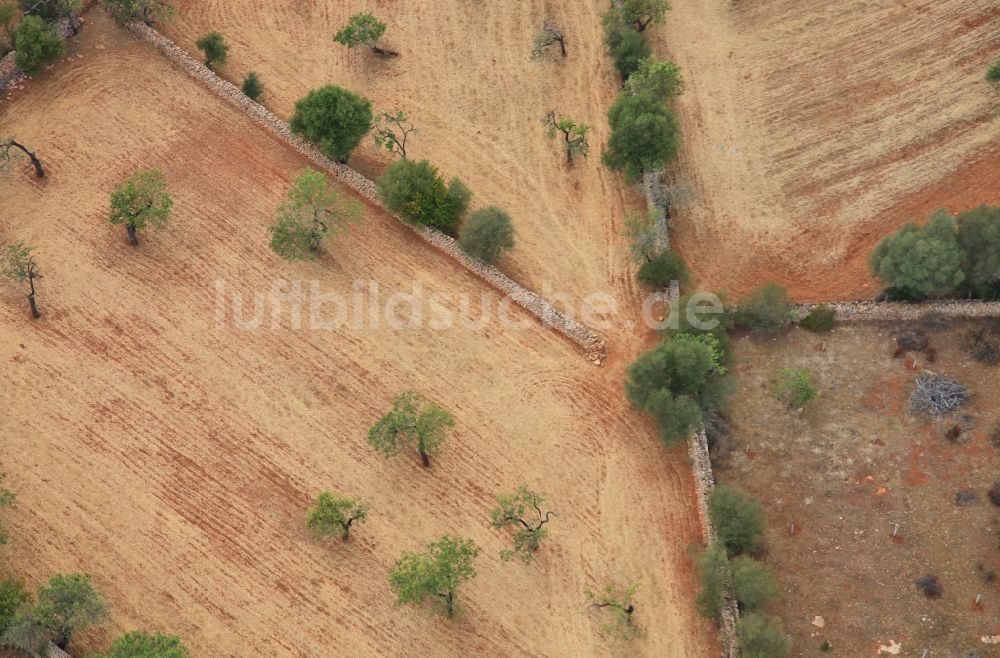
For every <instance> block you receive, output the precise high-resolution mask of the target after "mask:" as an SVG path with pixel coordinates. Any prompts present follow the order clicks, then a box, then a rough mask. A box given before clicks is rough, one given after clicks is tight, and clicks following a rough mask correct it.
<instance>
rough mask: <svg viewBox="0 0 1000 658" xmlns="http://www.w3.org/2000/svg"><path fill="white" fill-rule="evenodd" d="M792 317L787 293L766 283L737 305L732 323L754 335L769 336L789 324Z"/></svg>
mask: <svg viewBox="0 0 1000 658" xmlns="http://www.w3.org/2000/svg"><path fill="white" fill-rule="evenodd" d="M793 317H794V316H793V309H792V305H791V304H790V303H789V302H788V291H787V290H785V289H784V288H783V287H781V286H779V285H778V284H777V283H768V284H766V285H763V286H761V287H759V288H757V289H756V290H754V291H753V293H751V294H750V297H748V298H747V299H745V300H743V301H741V302H740V303H739V305H738V306H737V308H736V313H735V314H734V317H733V323H734V324H735V325H737V326H740V327H747V328H748V329H750V330H751V331H753V332H754V333H755V334H771V333H775V332H777V331H780V330H781V329H783V328H784V327H787V326H788V325H789V324H791V322H792V318H793Z"/></svg>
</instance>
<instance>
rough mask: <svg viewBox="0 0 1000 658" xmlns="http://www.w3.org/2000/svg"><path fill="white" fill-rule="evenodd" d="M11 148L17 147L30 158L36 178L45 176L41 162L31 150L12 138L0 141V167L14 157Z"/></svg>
mask: <svg viewBox="0 0 1000 658" xmlns="http://www.w3.org/2000/svg"><path fill="white" fill-rule="evenodd" d="M12 149H17V150H19V151H22V152H23V153H24V154H25V155H27V156H28V159H29V160H31V166H32V167H34V168H35V176H37V177H38V178H43V177H44V176H45V170H44V169H42V163H41V161H40V160H39V159H38V156H36V155H35V154H34V153H33V152H32V151H29V150H28V147H26V146H25V145H24V144H19V143H18V142H16V141H14V140H13V139H7V140H5V141H3V142H0V167H4V166H6V165H7V163H9V162H10V161H11V160H12V159H13V158H14V155H15V154H14V153H11V150H12Z"/></svg>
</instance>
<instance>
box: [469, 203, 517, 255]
mask: <svg viewBox="0 0 1000 658" xmlns="http://www.w3.org/2000/svg"><path fill="white" fill-rule="evenodd" d="M458 242H459V244H460V245H461V246H462V249H463V250H464V251H465V253H467V254H470V255H472V256H475V257H476V258H481V259H483V260H484V261H486V262H487V263H492V262H493V261H495V260H496V259H497V258H499V257H500V256H502V255H503V253H504V252H506V251H507V250H509V249H512V248H513V247H514V225H513V224H512V223H511V221H510V215H508V214H507V213H506V212H505V211H503V210H501V209H500V208H497V207H496V206H487V207H485V208H480V209H479V210H477V211H475V212H474V213H472V214H471V215H469V219H468V220H466V222H465V224H464V225H463V226H462V230H461V232H460V234H459V239H458Z"/></svg>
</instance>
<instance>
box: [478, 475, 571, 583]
mask: <svg viewBox="0 0 1000 658" xmlns="http://www.w3.org/2000/svg"><path fill="white" fill-rule="evenodd" d="M544 503H545V496H543V495H542V494H540V493H538V492H535V491H531V490H530V489H528V487H527V486H525V485H523V484H522V485H521V486H519V487H518V488H517V491H515V492H513V493H510V494H505V495H501V496H497V507H496V508H494V509H493V511H492V513H491V519H492V523H493V527H494V528H496V529H497V530H501V529H503V528H507V527H513V528H514V547H513V548H512V549H506V550H503V551H501V552H500V558H501V559H502V560H504V561H505V562H509V561H510V560H513V559H515V558H517V559H520V560H521V561H522V562H524V563H525V564H528V563H530V562H531V561H532V560H533V559H534V557H535V551H537V550H538V547H539V546H540V545H541V543H542V540H543V539H545V538H546V537H547V536H548V534H549V531H548V529H547V528H546V527H545V524H547V523H548V522H549V521H550V520H551V518H552V517H553V516H557V514H556V513H555V512H553V511H551V510H546V511H545V512H542V505H543V504H544Z"/></svg>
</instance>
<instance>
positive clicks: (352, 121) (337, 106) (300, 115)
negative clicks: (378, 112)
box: [289, 85, 372, 160]
mask: <svg viewBox="0 0 1000 658" xmlns="http://www.w3.org/2000/svg"><path fill="white" fill-rule="evenodd" d="M289 124H290V125H291V128H292V132H294V133H295V134H297V135H302V136H303V137H305V138H306V139H308V140H309V141H311V142H313V143H315V144H316V145H317V146H319V147H320V149H321V150H322V151H323V153H324V154H326V156H327V157H329V158H333V159H334V160H346V159H347V156H348V155H349V154H350V153H351V151H353V150H354V147H355V146H357V145H358V142H360V141H361V138H362V137H364V136H365V135H366V134H367V133H368V131H369V130H370V129H371V125H372V104H371V101H368V100H366V99H364V98H361V97H360V96H358V95H356V94H353V93H351V92H349V91H347V90H346V89H342V88H341V87H337V86H335V85H326V86H325V87H320V88H319V89H314V90H312V91H310V92H309V93H308V94H307V95H306V97H305V98H303V99H301V100H298V101H296V103H295V113H294V114H293V115H292V119H291V121H290V122H289Z"/></svg>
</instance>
